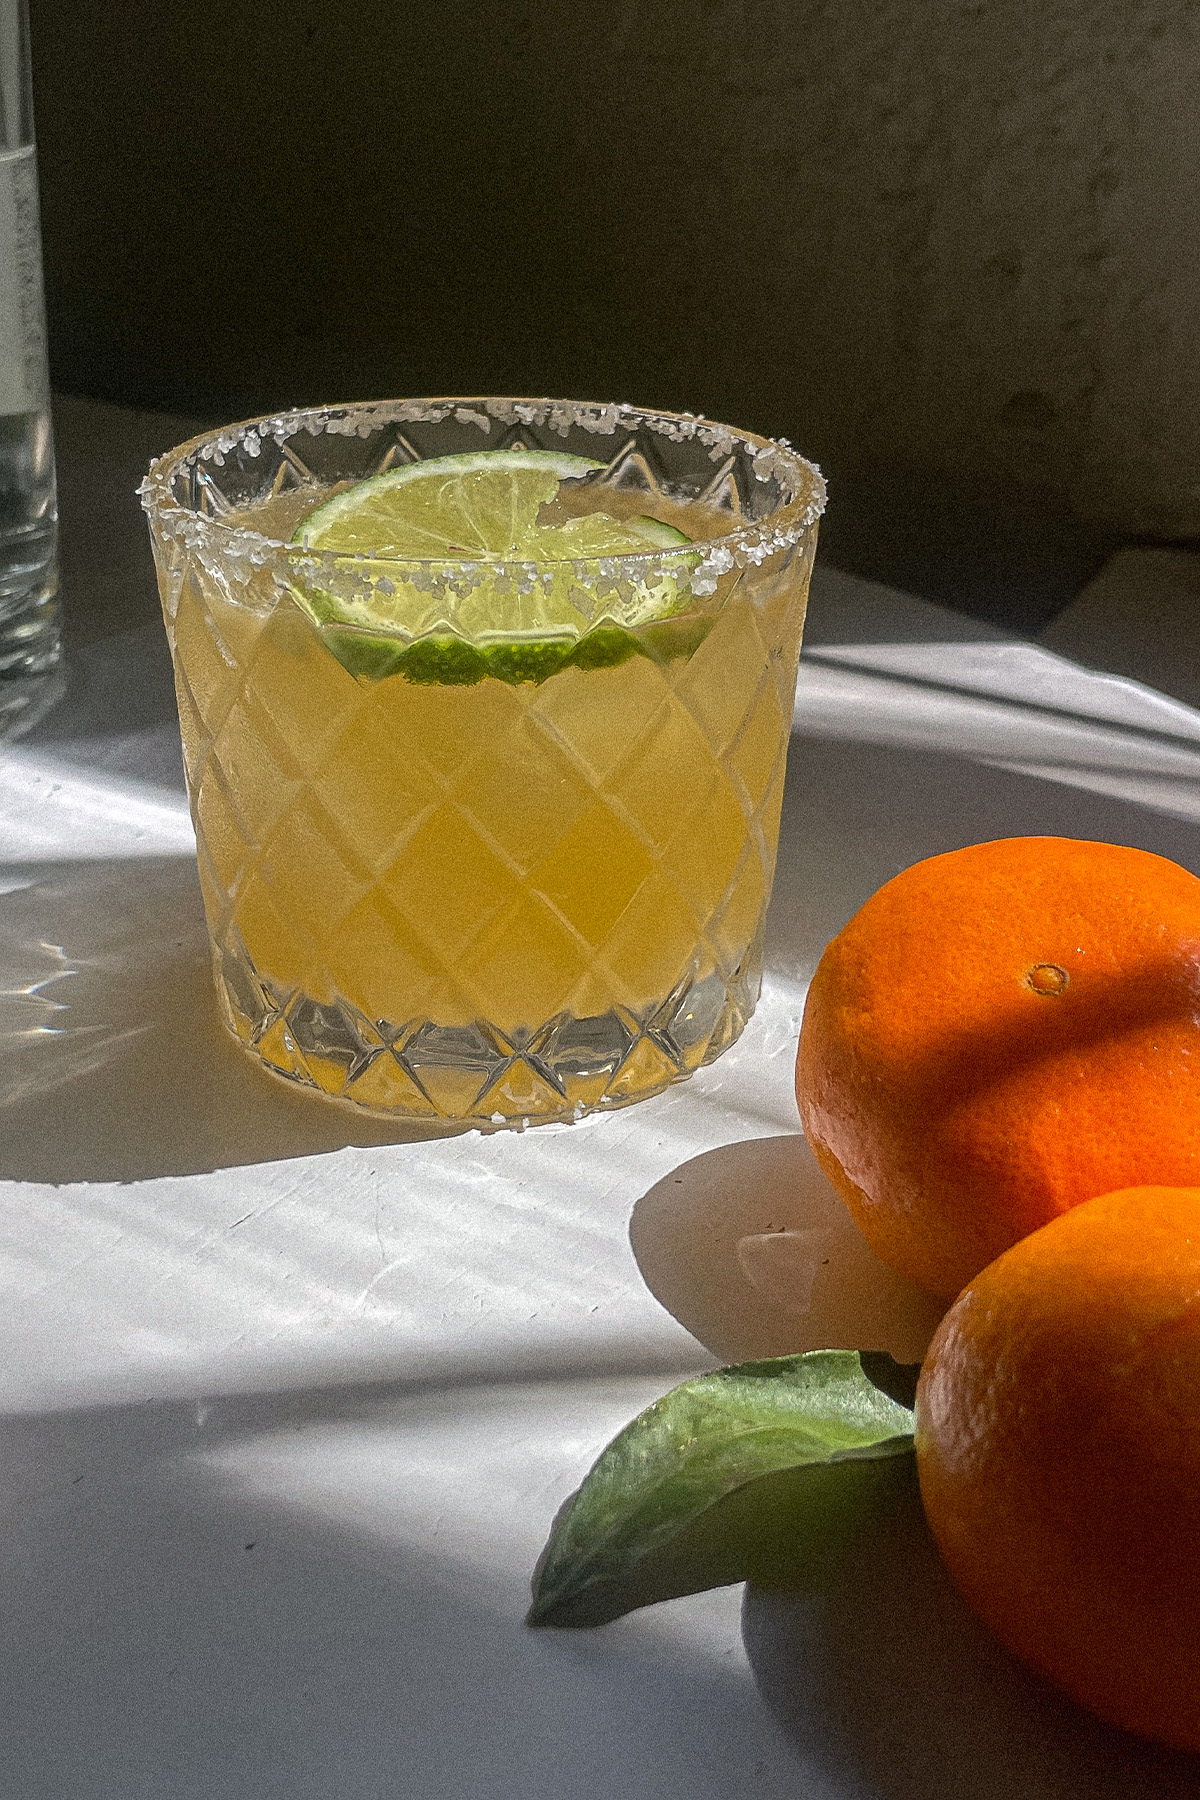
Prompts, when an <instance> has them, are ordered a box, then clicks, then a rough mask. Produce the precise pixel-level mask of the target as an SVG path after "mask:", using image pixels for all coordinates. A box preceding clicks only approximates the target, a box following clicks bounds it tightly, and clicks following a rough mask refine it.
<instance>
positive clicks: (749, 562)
mask: <svg viewBox="0 0 1200 1800" xmlns="http://www.w3.org/2000/svg"><path fill="white" fill-rule="evenodd" d="M451 414H453V416H454V418H455V420H456V421H457V422H458V423H459V424H463V425H467V424H473V425H477V426H478V427H479V428H480V429H481V430H483V431H489V430H490V429H491V425H492V424H493V423H497V424H501V425H527V426H539V427H548V428H549V429H550V430H551V431H554V432H556V433H557V434H558V435H559V436H560V437H566V436H567V434H568V432H569V431H570V430H571V429H572V427H575V428H577V429H581V430H583V431H587V432H591V433H592V434H593V435H597V436H598V435H604V436H611V435H613V433H614V432H615V431H617V430H618V429H622V428H625V429H628V428H636V427H637V426H639V425H641V426H644V427H645V428H646V429H647V430H650V431H652V432H654V433H655V434H656V435H657V436H659V437H663V438H665V439H666V440H667V441H668V442H670V443H680V442H684V441H686V440H688V439H698V440H699V441H700V443H702V444H704V445H705V446H706V447H707V449H708V454H709V458H710V460H711V461H713V462H714V463H715V462H721V461H723V460H724V459H725V458H726V457H728V456H730V455H732V454H733V452H734V451H735V450H737V449H741V450H743V451H746V452H748V453H749V454H750V457H751V466H752V468H753V470H754V474H755V476H756V478H757V479H758V480H760V481H768V480H772V479H773V480H775V481H776V482H778V484H779V486H780V489H781V490H782V492H783V495H784V500H783V504H782V505H781V506H780V507H779V508H777V510H776V511H775V512H774V513H772V514H771V515H770V516H769V517H768V518H767V519H765V520H762V521H760V522H758V523H756V524H753V525H744V526H742V527H741V528H740V529H739V530H737V531H731V532H727V533H725V534H723V535H722V536H721V537H719V538H708V539H700V540H697V541H696V542H695V543H693V544H691V545H689V546H687V547H686V548H683V549H679V550H665V549H662V550H649V551H640V550H638V551H624V552H622V553H621V554H619V555H615V556H606V557H563V558H560V559H559V560H557V561H555V562H553V563H548V562H545V561H542V562H527V561H515V560H514V561H510V562H500V561H496V562H492V561H478V562H467V561H464V560H461V559H460V560H454V559H448V558H447V559H436V558H432V557H430V558H415V557H414V558H405V559H403V560H401V559H396V558H388V559H386V560H384V559H380V558H375V557H372V556H370V555H363V554H350V555H347V554H344V553H337V552H333V551H320V550H313V549H311V548H307V547H303V546H298V545H295V544H289V543H285V542H284V541H283V540H282V539H280V538H272V537H267V536H265V535H264V534H262V533H259V532H256V531H252V530H249V529H248V528H247V527H246V526H245V525H233V526H231V525H227V524H226V523H225V522H224V520H222V519H221V518H220V517H219V516H218V515H213V514H207V513H200V512H196V511H194V510H192V509H191V508H189V507H186V506H181V505H180V504H179V502H178V501H177V500H176V499H175V498H174V495H173V493H172V491H171V484H172V481H173V478H174V476H175V475H176V473H177V472H178V470H179V468H180V467H181V466H182V465H184V464H186V463H189V462H190V463H192V464H193V465H194V464H195V463H197V462H211V463H214V464H215V465H216V467H217V468H221V467H222V466H223V465H224V462H225V459H226V457H227V456H228V455H229V453H230V452H231V451H232V450H234V449H236V448H237V447H238V446H239V445H240V446H241V448H242V449H243V450H244V451H245V453H246V454H247V455H249V456H251V457H256V456H259V455H261V453H262V448H263V445H264V443H266V442H268V441H272V442H274V443H275V444H276V445H277V446H278V447H279V448H280V449H282V448H283V445H284V444H285V443H286V442H287V441H288V439H289V438H293V437H296V436H298V435H299V433H301V432H305V431H306V432H307V433H308V435H309V436H310V437H320V436H321V435H322V434H324V435H327V436H330V437H362V438H367V437H370V436H371V434H372V433H373V432H375V431H377V430H379V429H380V427H381V426H385V425H404V424H440V423H441V422H442V421H443V420H444V419H446V418H448V417H450V416H451ZM137 492H138V495H139V496H140V498H141V502H142V506H143V508H144V509H145V511H146V513H147V514H148V515H149V517H150V520H151V523H152V525H153V526H154V528H155V530H156V531H157V532H158V533H160V534H161V535H163V536H169V537H173V538H176V539H178V540H180V541H181V542H182V543H183V544H184V546H185V548H186V549H188V550H190V551H194V552H197V553H199V554H200V555H201V557H204V554H205V552H206V551H207V552H208V553H209V554H212V553H214V552H216V553H219V556H220V560H221V562H222V564H224V565H225V566H226V567H227V568H228V567H229V565H230V564H231V563H232V564H235V565H236V564H245V565H248V568H249V569H254V568H262V567H265V566H266V565H267V564H268V563H271V562H274V561H276V559H277V558H278V557H279V555H280V554H281V553H282V555H283V557H284V558H285V559H286V562H287V564H288V566H289V567H290V568H292V569H294V570H295V571H296V572H297V573H298V574H301V575H303V576H304V578H305V579H306V580H308V581H318V580H319V581H323V582H326V583H331V582H332V583H333V584H334V585H335V586H336V587H337V589H339V590H341V591H342V592H345V591H346V588H347V582H348V579H349V584H350V586H351V587H358V588H360V589H361V591H363V592H364V593H365V592H367V591H369V590H370V589H371V587H372V586H375V587H379V588H382V589H383V590H384V591H387V590H388V589H389V588H390V587H391V586H392V584H391V582H390V581H389V580H388V577H387V575H386V574H385V573H384V571H385V570H395V571H399V570H401V569H402V570H403V571H404V577H403V579H404V581H405V583H406V584H407V585H412V586H415V587H417V588H418V589H425V590H426V591H433V590H434V589H435V588H445V587H447V586H449V587H450V588H451V589H456V590H457V591H458V593H459V594H460V595H462V596H463V597H465V596H466V595H467V594H469V593H470V592H472V591H473V590H474V589H475V588H476V587H478V586H479V585H480V583H481V582H483V581H485V580H486V581H487V582H488V583H489V584H490V585H493V586H499V587H501V588H502V587H503V585H504V584H505V583H506V581H509V580H511V581H514V582H515V583H516V586H517V588H518V591H519V592H521V593H529V592H530V591H531V590H532V588H533V587H534V586H535V585H536V584H537V583H538V582H539V581H544V580H548V579H551V577H550V575H549V574H548V571H550V570H559V571H561V570H563V569H564V568H567V567H571V568H573V569H574V570H576V571H577V572H578V573H579V578H580V581H581V584H582V583H583V582H585V581H586V578H587V576H586V574H585V572H587V573H591V574H595V575H599V576H600V577H601V579H608V580H613V581H617V580H620V579H622V578H626V579H629V578H632V579H634V580H637V579H639V578H641V579H643V580H644V579H645V576H646V574H647V573H648V572H649V571H651V570H655V571H669V572H670V573H672V574H673V575H675V576H676V578H677V579H678V580H680V582H681V584H683V583H686V586H687V587H688V588H690V590H691V592H692V593H693V594H695V595H696V596H697V597H698V598H703V597H704V596H706V595H708V594H711V593H713V592H715V590H716V588H717V585H718V582H719V580H720V578H721V577H722V576H723V575H726V574H727V573H728V572H729V571H730V570H731V569H733V568H735V567H738V568H743V569H744V568H750V567H760V566H761V565H762V564H763V563H764V562H766V560H767V559H768V557H771V556H774V555H776V554H777V553H778V552H780V551H783V550H788V549H790V548H792V547H793V546H794V545H795V544H797V543H799V542H800V540H801V539H802V538H803V537H805V536H806V535H807V533H808V532H810V531H811V530H812V527H813V526H814V525H815V524H816V522H817V520H818V519H819V518H820V516H821V514H822V513H823V511H824V510H825V499H826V486H825V480H824V477H823V476H822V474H821V471H820V469H819V468H818V467H817V465H816V464H815V463H813V462H809V461H808V459H807V458H806V457H803V456H801V455H800V454H799V452H798V451H796V450H794V449H793V448H792V446H791V444H790V443H789V442H788V440H787V439H786V438H760V437H758V436H756V435H755V434H754V433H752V432H747V431H737V430H734V429H733V428H732V427H731V426H728V425H720V424H717V423H716V422H715V421H713V420H711V419H705V418H702V417H700V416H699V415H698V414H696V413H686V412H685V413H663V412H650V411H647V410H645V409H643V408H640V407H633V406H629V405H626V404H624V403H622V404H616V403H610V404H599V403H596V402H592V401H571V400H518V399H494V398H487V399H478V398H470V399H452V398H447V399H437V400H434V399H428V400H375V401H363V402H357V403H351V404H349V405H339V406H323V407H305V408H300V409H297V410H296V411H294V412H287V413H278V414H275V415H273V416H268V417H264V418H258V419H247V420H244V421H242V422H241V423H240V424H237V425H229V426H225V427H224V428H223V429H222V430H220V431H218V432H215V433H212V432H205V433H202V434H201V435H200V436H199V437H195V438H192V439H190V440H189V441H188V442H187V443H185V444H180V445H178V446H176V448H175V449H173V450H168V451H167V452H166V454H165V455H163V456H160V457H158V458H157V459H156V461H154V462H153V463H151V465H150V468H149V470H148V472H147V474H146V476H145V478H144V480H143V481H142V482H141V483H140V485H139V487H138V489H137ZM802 501H803V504H801V502H802ZM700 551H702V552H703V556H702V560H700V561H699V562H697V561H696V557H697V553H698V552H700Z"/></svg>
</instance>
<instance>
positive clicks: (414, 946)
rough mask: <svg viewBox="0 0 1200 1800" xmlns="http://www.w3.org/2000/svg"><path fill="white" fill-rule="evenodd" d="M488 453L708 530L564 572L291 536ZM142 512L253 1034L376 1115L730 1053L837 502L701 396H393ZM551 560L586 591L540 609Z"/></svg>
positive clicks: (646, 1083)
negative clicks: (677, 409)
mask: <svg viewBox="0 0 1200 1800" xmlns="http://www.w3.org/2000/svg"><path fill="white" fill-rule="evenodd" d="M484 449H509V450H513V449H517V450H526V449H528V450H538V449H541V450H554V451H566V452H568V453H570V454H575V455H580V456H584V457H588V458H590V459H593V460H595V461H598V462H599V463H600V464H602V465H603V466H602V468H600V469H598V470H597V471H596V473H595V474H594V475H593V476H591V477H589V482H590V484H591V485H596V486H600V487H602V488H604V489H605V490H606V492H605V494H604V495H601V496H598V499H599V500H600V503H601V504H602V505H603V506H604V508H605V509H611V510H613V511H621V510H622V509H623V511H624V514H625V515H626V516H628V515H629V513H630V511H631V508H632V506H633V505H634V502H633V501H631V499H630V495H631V493H632V494H634V495H635V496H636V508H637V510H638V511H640V512H643V513H645V514H649V515H652V516H654V517H661V518H668V519H670V520H673V521H676V522H679V521H684V520H687V521H691V522H693V524H694V521H695V520H696V519H698V518H701V519H704V520H705V521H706V522H707V527H708V529H707V532H706V535H704V536H703V537H702V538H700V537H696V532H695V530H694V529H693V531H690V532H688V536H689V537H695V538H696V541H695V542H694V543H693V544H691V545H690V546H688V547H686V548H667V549H661V550H658V549H656V550H648V551H646V552H639V553H636V554H629V555H620V556H609V557H604V558H593V559H590V560H586V561H578V562H572V563H569V564H568V563H558V564H555V565H552V566H550V567H548V566H547V565H544V564H540V563H539V564H532V563H525V562H513V563H498V562H495V561H483V560H475V561H470V560H468V559H466V558H462V559H459V560H457V561H447V560H424V561H420V560H415V559H414V560H409V561H405V562H397V561H394V560H392V561H386V562H385V561H381V560H379V559H377V558H372V557H369V556H362V555H358V556H348V555H336V554H331V553H328V552H324V553H322V552H316V551H312V550H309V549H306V548H305V547H304V546H303V544H297V543H293V542H291V541H290V540H291V537H292V533H293V531H294V530H295V529H296V527H297V525H298V523H299V521H300V520H301V519H302V518H303V516H304V515H305V513H306V512H307V511H308V510H309V509H310V508H311V507H314V506H316V505H318V504H320V502H321V501H322V500H323V499H324V498H325V497H327V496H328V494H329V493H330V492H331V491H333V490H336V489H337V488H339V487H341V486H345V485H347V484H348V483H350V482H354V481H359V480H362V479H364V478H365V477H367V476H370V475H372V474H375V473H378V472H380V471H382V470H386V469H388V468H391V467H394V466H396V465H398V464H401V463H407V462H411V461H414V460H425V459H428V458H431V457H443V456H448V455H456V454H460V453H463V452H468V451H478V450H484ZM142 500H143V504H144V506H145V508H146V512H147V514H148V515H149V522H150V530H151V537H152V541H153V545H154V553H155V560H156V564H157V568H158V576H159V587H160V592H161V596H162V604H163V613H164V617H165V620H166V627H167V634H168V637H169V639H170V643H171V650H172V654H173V657H174V665H175V677H176V688H177V693H178V699H179V713H180V725H181V731H182V738H183V750H184V762H185V766H186V770H187V779H188V789H189V794H190V797H191V805H192V813H193V817H194V819H195V824H196V838H197V852H198V860H199V869H200V879H201V886H202V888H203V893H204V904H205V909H206V914H207V918H208V925H209V931H210V934H211V939H212V947H213V960H214V969H215V974H216V984H217V992H218V996H219V1000H220V1006H221V1011H222V1014H223V1017H224V1020H225V1022H226V1024H227V1026H228V1027H229V1029H230V1030H231V1031H232V1032H233V1033H234V1034H235V1035H236V1037H237V1038H238V1039H239V1041H240V1042H241V1043H242V1044H243V1045H244V1046H245V1048H246V1049H247V1050H248V1051H250V1052H251V1053H252V1054H253V1055H255V1056H256V1057H258V1058H259V1059H260V1060H261V1062H262V1063H264V1064H265V1065H266V1066H267V1067H268V1068H269V1069H271V1070H273V1071H274V1072H275V1073H276V1074H278V1075H281V1076H284V1077H286V1078H287V1079H288V1080H290V1081H292V1082H295V1083H297V1084H299V1085H301V1086H303V1087H308V1088H311V1089H313V1090H315V1091H317V1092H319V1093H321V1094H323V1095H326V1096H330V1097H333V1098H336V1099H338V1100H341V1101H345V1102H350V1103H352V1104H355V1105H358V1106H360V1107H365V1108H367V1109H369V1110H371V1111H373V1112H382V1113H386V1114H389V1115H398V1116H405V1117H414V1118H420V1119H424V1120H429V1121H436V1120H438V1119H443V1120H471V1121H473V1122H476V1123H487V1122H494V1123H505V1122H510V1121H512V1122H515V1121H524V1120H528V1119H535V1118H555V1117H557V1118H572V1117H574V1118H578V1117H580V1116H581V1115H582V1114H584V1113H586V1112H590V1111H593V1110H595V1109H596V1108H602V1107H613V1106H620V1105H624V1104H626V1103H628V1102H630V1101H632V1100H637V1099H640V1098H642V1097H644V1096H646V1095H649V1094H653V1093H657V1092H658V1091H660V1090H661V1089H662V1088H664V1087H665V1086H667V1085H668V1084H669V1083H671V1082H674V1081H678V1080H680V1079H681V1078H683V1077H685V1076H687V1075H689V1074H691V1073H692V1072H693V1071H694V1070H696V1069H697V1068H699V1067H700V1066H701V1065H703V1064H705V1063H708V1062H711V1061H712V1060H713V1059H714V1058H715V1057H717V1056H719V1055H720V1054H721V1052H722V1051H723V1050H724V1049H726V1048H727V1047H728V1046H729V1045H730V1044H731V1043H733V1042H734V1040H735V1039H736V1038H737V1036H738V1035H739V1033H740V1032H741V1030H742V1028H743V1026H744V1025H745V1023H746V1020H747V1019H748V1018H749V1016H750V1014H751V1012H752V1010H753V1008H754V1004H755V1001H756V998H757V995H758V990H759V983H760V976H761V967H762V935H763V922H764V916H765V912H766V906H767V901H768V899H769V897H770V889H771V881H772V877H773V873H774V865H775V851H776V843H777V838H778V829H779V813H780V803H781V798H782V792H783V780H784V766H785V760H786V749H787V742H788V732H789V726H790V722H791V712H792V701H793V694H794V689H795V678H796V663H797V658H798V655H799V649H800V634H801V628H802V625H803V619H804V609H805V604H806V600H807V593H808V583H809V575H810V572H811V567H812V558H813V552H814V549H815V545H816V533H817V521H818V517H819V515H820V512H821V509H822V506H823V503H824V487H823V483H822V481H821V477H820V475H819V473H818V471H817V470H816V469H815V468H814V467H813V466H812V465H811V464H810V463H807V462H806V461H805V460H804V459H803V458H802V457H800V456H798V455H797V454H796V453H795V452H794V451H793V450H792V449H791V448H790V446H788V445H787V444H785V443H782V442H775V441H771V440H766V439H763V438H759V437H756V436H754V435H752V434H751V433H749V432H743V431H735V430H732V429H730V428H729V427H727V426H724V425H717V424H712V423H710V422H708V421H706V420H702V419H697V418H694V417H691V416H689V415H686V414H684V415H677V414H670V413H652V412H645V411H641V410H639V409H637V408H633V407H629V406H599V405H584V404H578V403H571V402H560V401H547V400H528V401H526V400H508V399H505V400H496V399H472V400H423V401H387V402H380V403H374V404H368V405H357V406H340V407H325V408H320V409H313V410H311V411H304V412H295V413H288V414H284V415H281V416H279V417H274V418H265V419H257V420H254V421H251V422H249V423H247V424H242V425H238V426H233V427H230V428H228V429H226V430H223V431H220V432H216V433H213V434H210V435H207V436H205V437H202V438H197V439H194V440H193V441H192V442H191V443H189V444H185V445H183V446H182V447H181V448H179V449H177V450H174V451H172V452H170V453H169V454H168V455H167V456H165V457H163V458H161V459H160V460H159V461H158V462H156V463H155V464H154V465H153V467H152V468H151V470H150V472H149V475H148V476H147V478H146V481H145V482H144V483H143V486H142ZM685 529H686V527H685ZM551 581H553V582H554V583H555V591H556V593H557V594H558V595H559V596H561V595H562V593H563V592H569V595H570V605H569V607H568V608H567V613H568V614H569V617H564V616H563V613H562V607H561V600H560V605H559V610H558V612H557V613H556V616H555V622H554V626H553V629H552V630H551V631H549V632H547V628H546V627H545V625H544V624H541V625H540V624H539V620H540V615H539V610H538V600H539V594H540V592H541V591H542V588H543V587H544V586H548V585H549V584H550V582H551ZM648 594H649V595H655V596H659V597H660V598H661V596H663V595H669V596H670V604H669V606H667V607H666V612H667V613H668V615H669V616H667V617H665V618H663V617H659V618H657V619H651V620H649V621H648V620H647V618H646V608H647V595H648ZM311 596H319V597H320V598H321V600H322V609H321V610H320V614H319V616H321V617H324V618H328V616H329V614H330V610H331V608H332V611H333V613H334V614H335V615H337V616H339V617H340V618H342V619H343V620H345V619H349V620H351V624H350V626H349V627H347V626H346V625H345V624H344V623H343V624H341V625H338V624H336V623H333V624H331V623H328V622H326V623H324V624H319V623H317V622H316V616H315V610H314V607H313V605H312V600H311ZM498 599H499V601H500V602H501V604H502V606H503V611H504V628H503V631H502V632H500V633H497V631H496V629H495V625H496V619H495V612H496V606H497V600H498ZM364 613H365V614H366V615H367V616H369V618H371V619H372V620H374V621H381V623H376V624H373V625H372V626H371V629H370V630H369V631H368V630H364V629H363V627H362V626H361V623H359V624H357V625H356V624H355V623H354V621H355V620H358V621H361V619H362V618H363V616H364ZM514 621H516V623H515V624H514ZM548 640H549V643H548ZM514 642H515V643H516V645H517V646H518V648H521V647H525V648H529V649H531V651H532V655H531V656H526V655H524V649H522V654H520V655H516V654H514V652H513V649H512V646H513V644H514ZM498 644H499V645H500V648H501V650H502V652H503V654H502V655H501V657H500V658H499V659H497V657H496V654H495V652H496V648H497V645H498ZM448 653H450V659H449V661H448V660H447V655H448ZM447 669H449V670H451V674H450V676H449V678H443V677H444V676H445V672H446V670H447ZM439 670H440V671H442V676H441V677H439V674H438V671H439Z"/></svg>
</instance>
